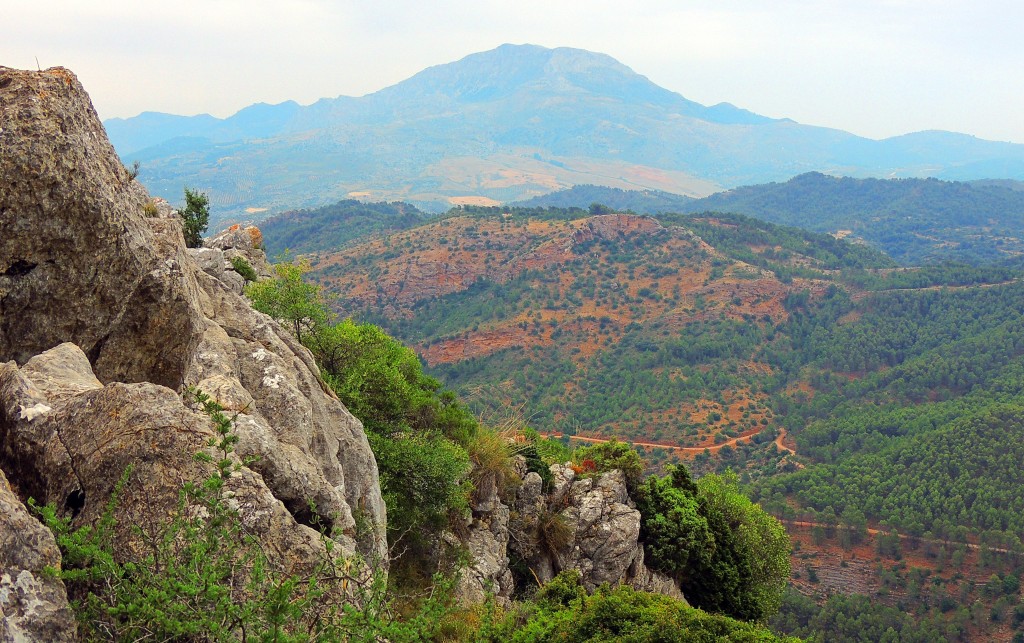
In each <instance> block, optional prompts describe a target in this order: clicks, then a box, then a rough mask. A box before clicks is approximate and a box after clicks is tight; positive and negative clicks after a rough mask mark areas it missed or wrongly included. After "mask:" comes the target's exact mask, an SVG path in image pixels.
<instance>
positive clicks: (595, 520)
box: [459, 464, 683, 603]
mask: <svg viewBox="0 0 1024 643" xmlns="http://www.w3.org/2000/svg"><path fill="white" fill-rule="evenodd" d="M551 473H552V483H551V488H550V489H549V490H548V491H547V493H545V492H544V489H543V482H542V479H541V477H540V475H538V474H537V473H535V472H529V473H525V472H524V475H523V476H522V483H521V484H520V485H519V487H518V488H517V490H516V492H515V498H514V500H512V506H511V507H509V506H506V505H505V504H504V503H503V502H502V501H501V499H500V498H499V497H498V494H497V492H494V493H491V494H487V495H485V496H484V497H483V498H482V499H481V500H480V501H478V502H477V503H476V504H475V505H474V507H473V516H472V519H471V520H470V521H469V522H468V524H467V533H466V535H465V536H464V537H463V539H462V544H463V546H464V547H465V548H466V549H467V550H468V552H469V553H470V555H471V562H470V564H469V566H468V568H467V569H466V570H464V572H463V576H462V578H461V581H460V586H459V589H460V593H461V594H462V596H463V598H464V599H466V600H469V601H472V602H481V601H483V600H484V598H485V596H486V595H487V593H488V592H490V593H491V594H493V595H494V597H495V598H496V599H497V601H498V602H499V603H504V602H507V600H508V599H509V598H510V597H511V596H512V594H513V593H514V591H515V590H516V587H515V586H514V579H513V575H512V573H511V570H510V562H511V561H512V560H517V561H519V563H520V567H519V569H520V572H523V571H524V570H528V575H527V576H525V577H523V576H522V575H521V576H520V578H519V581H520V582H525V583H530V584H532V583H534V582H537V583H546V582H547V581H549V580H551V579H552V578H554V576H555V575H556V574H558V573H559V572H561V571H564V570H576V571H579V572H580V575H581V577H582V580H583V584H584V585H585V586H586V587H587V588H588V589H591V590H593V589H594V588H595V587H597V586H598V585H601V584H602V583H609V584H611V585H619V584H627V585H631V586H632V587H634V588H636V589H639V590H644V591H650V592H658V593H661V594H666V595H668V596H673V597H675V598H680V599H682V598H683V594H682V592H681V591H680V590H679V587H678V586H677V585H676V584H675V582H673V581H672V579H671V578H669V577H668V576H665V575H664V574H660V573H658V572H655V571H653V570H651V569H649V568H648V567H647V566H646V565H645V564H644V549H643V545H642V543H640V542H639V537H640V512H639V511H637V509H636V508H635V507H634V505H633V501H632V500H631V499H630V497H629V494H628V493H627V489H626V480H625V477H624V476H623V474H622V472H621V471H617V470H615V471H609V472H607V473H604V474H602V475H600V476H598V477H586V478H582V479H577V477H576V473H575V471H574V470H573V469H572V467H571V466H570V465H569V464H565V465H558V464H556V465H553V466H552V467H551Z"/></svg>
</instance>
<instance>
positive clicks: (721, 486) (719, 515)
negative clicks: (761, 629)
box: [636, 466, 789, 621]
mask: <svg viewBox="0 0 1024 643" xmlns="http://www.w3.org/2000/svg"><path fill="white" fill-rule="evenodd" d="M636 503H637V509H639V510H640V514H641V538H642V539H643V541H644V548H645V550H646V552H647V555H648V564H649V565H650V566H651V567H652V568H653V569H656V570H659V571H662V572H665V573H666V574H669V575H670V576H672V577H674V578H676V579H677V580H678V581H680V584H681V585H682V587H684V588H685V590H686V597H687V600H688V601H690V603H691V604H693V605H695V606H696V607H700V608H702V609H706V610H708V611H712V612H722V613H725V614H729V615H730V616H733V617H735V618H739V619H743V620H751V621H753V620H764V619H766V618H768V617H769V616H771V615H773V614H775V612H776V611H778V609H779V605H780V604H781V601H782V592H783V590H784V589H785V587H786V582H787V580H788V578H789V537H788V536H787V535H786V531H785V529H783V527H782V525H781V524H779V522H778V521H777V520H776V519H775V518H772V517H771V516H769V515H768V514H766V513H765V512H764V510H763V509H761V508H760V507H759V506H757V505H755V504H753V503H752V502H750V499H749V498H747V497H746V496H744V495H743V494H742V493H741V492H740V491H739V489H738V488H737V485H736V478H735V476H725V477H722V476H717V475H709V476H705V477H703V478H701V479H700V480H699V481H697V482H696V483H694V482H693V480H691V478H690V476H689V474H688V473H687V471H686V469H684V468H683V467H671V466H670V467H669V473H668V475H666V476H665V477H663V478H658V477H655V476H652V477H650V478H648V479H647V480H646V481H645V482H644V484H643V485H642V486H641V487H640V488H639V489H638V490H637V493H636Z"/></svg>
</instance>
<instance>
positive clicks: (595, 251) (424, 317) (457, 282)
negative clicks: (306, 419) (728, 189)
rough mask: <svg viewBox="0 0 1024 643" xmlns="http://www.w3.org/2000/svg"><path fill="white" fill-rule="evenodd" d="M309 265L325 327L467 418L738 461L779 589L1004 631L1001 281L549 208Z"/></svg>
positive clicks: (1023, 434) (653, 451)
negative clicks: (376, 341) (388, 339)
mask: <svg viewBox="0 0 1024 643" xmlns="http://www.w3.org/2000/svg"><path fill="white" fill-rule="evenodd" d="M311 258H312V264H313V272H312V273H311V275H310V277H311V278H312V279H314V280H316V281H317V282H319V283H320V284H321V285H323V286H324V287H325V288H326V289H327V290H328V291H330V292H331V293H333V294H334V295H336V296H337V298H336V299H335V300H334V305H335V308H336V310H337V311H338V312H339V313H341V314H343V315H351V316H353V317H355V318H356V319H359V320H362V321H373V322H375V323H379V324H381V325H382V326H384V327H385V328H386V329H387V330H388V331H389V332H391V333H393V334H395V335H397V336H399V337H401V338H402V339H404V340H405V341H407V342H408V343H410V344H412V345H414V346H415V347H416V348H417V350H418V351H419V352H420V353H421V355H422V356H423V357H424V359H425V361H426V362H427V364H428V366H429V370H430V372H431V373H433V374H434V375H435V376H438V377H439V378H441V379H442V380H443V381H445V382H446V383H447V384H448V385H450V386H454V387H455V388H457V389H458V390H459V391H460V392H461V393H463V394H464V395H465V396H467V397H468V398H469V399H470V400H472V403H473V404H474V405H475V406H476V408H477V409H478V410H480V411H481V412H483V413H485V414H494V413H497V414H499V415H500V414H501V413H509V412H511V413H522V414H524V415H525V416H526V417H527V418H528V419H529V422H530V424H531V425H532V426H533V427H535V428H536V429H538V430H539V431H541V432H543V433H548V434H554V435H563V436H573V437H572V439H573V440H575V441H577V442H582V443H593V442H599V441H603V440H609V439H613V438H619V439H629V440H632V441H634V445H635V448H637V449H638V450H639V451H641V452H642V453H643V454H644V456H645V458H646V459H647V461H648V463H649V464H650V465H651V467H652V468H660V467H662V466H663V465H665V464H667V463H672V462H678V461H683V462H685V463H686V465H687V467H688V468H689V469H690V470H691V471H693V472H695V473H696V474H698V475H699V474H702V473H706V472H710V471H724V470H726V469H731V470H733V471H736V472H737V473H738V474H739V475H740V476H741V479H742V480H743V481H744V482H746V483H749V485H750V486H749V488H750V489H751V491H752V493H753V494H754V495H755V497H756V498H757V499H758V500H759V502H761V503H762V504H763V505H764V506H765V507H766V508H768V509H770V510H771V511H772V512H774V513H775V514H776V515H778V516H780V517H782V518H783V519H784V520H786V521H788V522H787V524H788V525H790V527H791V529H792V530H793V533H794V534H796V536H795V538H797V539H798V540H799V541H800V542H801V548H802V549H801V551H800V552H795V553H794V555H793V563H794V570H796V572H797V573H796V574H795V576H794V581H795V582H796V583H797V584H798V586H799V587H800V588H801V591H804V592H806V593H809V594H813V595H819V596H822V599H824V596H823V595H824V594H828V593H834V592H835V591H837V590H838V591H843V592H846V591H858V592H863V593H866V594H868V595H869V596H870V601H871V604H872V605H873V607H871V608H870V609H865V608H863V607H857V608H856V616H857V617H858V618H869V614H870V618H876V617H877V618H882V617H883V616H884V615H885V614H889V612H886V611H885V610H890V611H893V610H903V611H906V612H913V613H914V614H915V617H914V618H917V619H923V620H921V621H919V622H917V625H915V621H910V622H906V623H904V627H906V628H908V631H909V630H915V629H918V630H920V629H921V627H923V625H922V624H924V623H925V622H927V623H928V628H932V629H930V630H929V631H932V632H934V631H940V632H960V633H965V632H970V633H972V634H971V636H977V637H982V636H990V635H991V633H992V631H993V629H999V630H1000V631H1003V630H1006V627H1005V626H1004V625H1003V623H1007V622H1008V619H1009V616H1008V615H1007V612H1008V609H1009V608H1008V607H1007V605H1008V603H1007V601H1002V600H1001V598H1000V597H1001V596H1002V594H1001V591H1002V590H1000V592H995V590H992V591H990V590H988V589H986V587H987V586H986V583H988V586H990V587H993V588H995V587H1002V586H1003V584H1004V577H1006V576H1013V577H1017V576H1018V575H1019V573H1020V570H1021V569H1022V566H1024V548H1022V547H1021V535H1022V534H1024V519H1022V518H1021V516H1022V515H1024V507H1022V505H1021V499H1020V496H1019V494H1018V493H1016V490H1017V489H1019V488H1020V485H1021V484H1022V482H1024V481H1022V479H1021V472H1020V468H1019V466H1017V465H1016V464H1015V463H1019V462H1021V461H1024V387H1022V385H1021V382H1024V376H1022V373H1024V322H1022V319H1021V316H1020V310H1021V308H1022V307H1024V282H1021V281H1020V279H1019V278H1020V275H1021V273H1020V271H1019V269H1014V268H1012V267H1010V266H987V267H985V266H983V267H970V266H966V265H963V264H941V265H931V266H926V267H923V268H897V267H895V262H893V261H892V259H890V258H889V257H887V256H886V255H884V254H882V253H880V252H878V251H877V250H874V249H872V248H870V247H868V246H865V245H863V244H851V243H849V242H848V241H846V240H843V239H836V238H835V237H833V236H831V235H827V234H820V233H813V232H809V231H805V230H800V229H796V228H789V227H782V226H778V225H775V224H772V223H768V222H763V221H759V220H756V219H751V218H749V217H745V216H742V215H736V214H721V213H702V214H697V215H660V216H659V218H654V217H648V216H639V215H629V214H605V215H591V214H590V213H589V212H588V211H586V210H581V209H556V208H550V209H543V208H485V207H476V208H472V207H467V208H463V209H462V210H460V211H453V212H451V213H449V214H448V215H447V216H445V217H442V218H439V219H432V220H429V221H424V222H420V223H418V224H416V225H414V226H413V227H410V228H407V229H404V230H397V231H394V232H393V233H391V234H388V235H380V234H377V235H374V236H373V237H372V238H368V239H363V240H354V242H353V243H351V244H350V245H348V246H346V247H345V248H342V249H340V250H337V251H325V252H321V253H316V254H314V255H312V257H311ZM908 563H909V564H908ZM997 572H998V574H999V576H998V577H996V576H995V574H996V573H997ZM819 575H820V577H819ZM992 578H996V580H995V581H993V580H992ZM922 579H929V583H928V585H927V587H925V586H924V585H923V580H922ZM1005 582H1006V583H1007V585H1006V586H1010V585H1009V583H1010V581H1005ZM819 583H820V585H819ZM1017 587H1019V585H1017ZM794 601H796V603H795V604H794V606H793V607H792V610H798V611H799V610H805V611H806V610H817V609H818V608H817V607H812V606H808V605H804V606H803V607H799V603H798V601H797V599H794ZM830 604H831V603H830ZM973 604H979V605H984V606H985V607H984V610H981V611H979V612H978V614H979V615H977V616H975V615H974V612H973V611H972V612H970V613H967V614H966V615H965V614H963V613H961V612H956V613H949V612H950V610H951V609H953V608H955V607H956V606H957V605H973ZM837 608H841V609H843V610H846V609H854V608H851V607H849V606H847V607H842V606H836V605H833V606H832V607H830V608H826V609H837ZM789 609H790V608H787V610H784V613H783V614H782V615H781V616H780V618H781V619H786V618H789V617H791V616H792V617H794V618H796V616H797V612H796V611H788V610H789ZM823 614H824V612H823ZM990 614H996V615H997V617H993V618H989V615H990ZM889 616H891V614H889ZM801 618H803V619H804V625H805V626H806V625H807V619H809V618H810V617H809V616H804V617H801ZM844 618H845V617H844ZM887 618H888V617H887ZM791 626H792V627H793V631H799V627H797V626H795V625H792V624H791ZM780 627H781V626H780ZM786 627H790V626H786ZM934 628H937V630H936V629H934ZM883 630H884V628H883ZM921 631H924V630H921ZM1007 631H1008V630H1007ZM962 635H965V634H957V635H956V636H962ZM956 636H954V637H953V638H954V639H955V638H956ZM912 640H939V639H935V638H934V636H933V637H932V638H930V639H929V638H927V637H925V638H924V639H912Z"/></svg>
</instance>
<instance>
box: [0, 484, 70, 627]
mask: <svg viewBox="0 0 1024 643" xmlns="http://www.w3.org/2000/svg"><path fill="white" fill-rule="evenodd" d="M59 566H60V552H59V551H58V550H57V543H56V542H55V541H54V539H53V534H51V533H50V530H49V529H47V528H46V527H44V526H43V525H42V524H41V523H40V522H39V521H38V520H36V519H35V518H33V517H32V516H31V515H30V514H29V512H28V510H27V509H26V508H25V506H24V505H23V504H21V501H20V500H18V498H17V496H15V495H14V492H13V491H12V490H11V486H10V484H9V483H8V482H7V478H6V476H4V474H3V472H0V641H4V642H5V643H6V642H7V641H18V642H20V641H26V642H27V641H39V642H40V643H49V642H51V641H53V642H58V641H75V640H77V637H76V636H75V626H76V624H75V616H74V614H72V612H71V608H70V607H69V606H68V597H67V592H66V591H65V590H64V583H62V582H61V581H60V580H58V579H55V578H50V577H48V576H47V575H46V574H45V573H44V571H43V570H44V568H46V567H52V568H57V567H59Z"/></svg>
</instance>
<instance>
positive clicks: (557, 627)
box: [481, 572, 794, 643]
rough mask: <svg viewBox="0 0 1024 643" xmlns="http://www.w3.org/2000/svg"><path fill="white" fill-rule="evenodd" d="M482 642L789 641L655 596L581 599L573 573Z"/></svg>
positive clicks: (601, 593) (611, 593)
mask: <svg viewBox="0 0 1024 643" xmlns="http://www.w3.org/2000/svg"><path fill="white" fill-rule="evenodd" d="M481 640H482V641H493V642H499V641H500V642H502V643H534V642H536V643H540V642H547V641H579V642H589V643H599V642H608V643H611V642H616V643H618V642H624V643H655V642H658V643H676V642H678V643H713V642H714V643H718V642H722V641H733V642H737V643H738V642H741V641H742V642H749V643H753V642H762V643H768V642H770V641H791V640H794V639H788V638H780V637H778V636H776V635H775V634H773V633H772V632H770V631H768V630H767V629H765V628H763V627H761V626H758V625H754V624H751V623H743V622H740V621H736V620H733V619H731V618H728V617H725V616H719V615H713V614H707V613H705V612H702V611H700V610H698V609H694V608H691V607H688V606H686V605H685V604H684V603H682V602H681V601H677V600H675V599H672V598H669V597H667V596H663V595H660V594H649V593H645V592H638V591H635V590H633V589H632V588H630V587H629V586H625V585H624V586H620V587H617V588H615V589H611V588H609V587H608V586H607V585H605V586H602V587H599V588H598V589H597V590H596V591H595V592H594V593H593V594H592V595H589V596H588V595H587V592H586V590H584V589H583V587H582V584H581V583H580V579H579V575H578V573H576V572H564V573H562V574H560V575H559V576H557V577H556V578H555V579H554V580H552V581H551V582H550V583H548V584H547V585H546V586H545V587H544V588H543V589H541V591H540V592H538V594H537V597H536V600H535V602H534V603H532V604H525V605H520V606H519V607H518V608H517V609H514V610H513V611H512V612H511V613H509V614H508V615H507V616H506V617H505V619H504V620H502V621H500V622H498V623H497V624H495V626H494V627H493V628H491V629H490V630H489V631H485V632H484V633H483V636H481Z"/></svg>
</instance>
